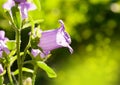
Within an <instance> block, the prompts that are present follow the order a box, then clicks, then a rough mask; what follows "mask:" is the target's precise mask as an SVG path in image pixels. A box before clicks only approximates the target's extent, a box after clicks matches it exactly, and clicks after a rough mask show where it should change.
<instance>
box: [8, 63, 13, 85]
mask: <svg viewBox="0 0 120 85" xmlns="http://www.w3.org/2000/svg"><path fill="white" fill-rule="evenodd" d="M7 73H8V77H9V80H10V84H11V85H14V83H13V79H12V76H11V70H10V65H8V66H7Z"/></svg>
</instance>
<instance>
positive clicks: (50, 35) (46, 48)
mask: <svg viewBox="0 0 120 85" xmlns="http://www.w3.org/2000/svg"><path fill="white" fill-rule="evenodd" d="M59 22H60V24H61V27H60V28H58V29H55V30H48V31H43V32H42V34H41V38H40V42H39V44H38V46H39V47H40V48H41V49H42V50H43V52H44V54H45V55H47V54H49V53H50V51H51V50H54V49H56V48H61V47H67V48H69V51H70V52H71V53H72V52H73V49H72V48H71V47H70V45H69V44H70V43H71V38H70V36H69V35H68V34H67V33H66V32H65V27H64V23H63V22H62V20H59Z"/></svg>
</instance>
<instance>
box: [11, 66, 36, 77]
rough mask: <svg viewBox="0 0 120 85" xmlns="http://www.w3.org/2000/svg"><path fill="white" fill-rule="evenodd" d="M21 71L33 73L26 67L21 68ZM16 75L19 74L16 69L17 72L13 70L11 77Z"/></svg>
mask: <svg viewBox="0 0 120 85" xmlns="http://www.w3.org/2000/svg"><path fill="white" fill-rule="evenodd" d="M22 71H25V72H29V73H33V72H34V71H33V70H31V69H29V68H26V67H23V68H22ZM18 73H19V70H18V69H17V70H15V71H14V72H13V75H17V74H18Z"/></svg>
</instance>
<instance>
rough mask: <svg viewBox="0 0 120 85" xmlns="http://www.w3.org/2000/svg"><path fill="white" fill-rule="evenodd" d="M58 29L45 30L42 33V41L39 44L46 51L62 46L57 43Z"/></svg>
mask: <svg viewBox="0 0 120 85" xmlns="http://www.w3.org/2000/svg"><path fill="white" fill-rule="evenodd" d="M57 31H58V29H56V30H49V31H44V32H42V34H41V38H40V43H39V44H38V46H39V47H41V48H42V49H43V50H44V51H51V50H53V49H56V48H59V47H60V46H59V45H58V44H57V43H56V34H57Z"/></svg>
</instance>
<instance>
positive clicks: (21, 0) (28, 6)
mask: <svg viewBox="0 0 120 85" xmlns="http://www.w3.org/2000/svg"><path fill="white" fill-rule="evenodd" d="M15 4H18V7H19V9H20V12H21V16H22V19H26V18H27V17H28V13H27V12H28V11H30V10H35V9H36V6H35V5H34V4H33V3H31V2H27V1H26V0H8V1H7V2H6V3H5V4H4V5H3V8H4V9H7V10H11V8H12V7H13V6H15Z"/></svg>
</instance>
